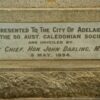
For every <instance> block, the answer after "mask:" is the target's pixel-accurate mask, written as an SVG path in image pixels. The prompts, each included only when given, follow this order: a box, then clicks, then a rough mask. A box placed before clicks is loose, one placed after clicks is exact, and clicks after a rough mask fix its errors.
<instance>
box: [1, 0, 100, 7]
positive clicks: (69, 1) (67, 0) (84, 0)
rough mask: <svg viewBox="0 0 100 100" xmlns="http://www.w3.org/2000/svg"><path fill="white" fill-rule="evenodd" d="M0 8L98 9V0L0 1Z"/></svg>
mask: <svg viewBox="0 0 100 100" xmlns="http://www.w3.org/2000/svg"><path fill="white" fill-rule="evenodd" d="M0 7H1V8H3V7H6V8H7V7H10V8H11V7H12V8H17V7H18V8H19V7H20V8H21V7H22V8H23V7H25V8H28V7H29V8H34V7H36V8H37V7H40V8H48V7H53V8H58V7H64V8H68V7H73V8H74V7H87V8H91V7H100V0H0Z"/></svg>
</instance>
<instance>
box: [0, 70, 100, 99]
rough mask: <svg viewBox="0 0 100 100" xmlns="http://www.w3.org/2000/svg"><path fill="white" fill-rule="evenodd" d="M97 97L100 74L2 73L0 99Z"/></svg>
mask: <svg viewBox="0 0 100 100" xmlns="http://www.w3.org/2000/svg"><path fill="white" fill-rule="evenodd" d="M22 97H23V98H27V97H29V98H32V97H33V98H58V97H59V98H60V97H61V98H62V97H63V98H64V97H81V98H82V97H90V98H91V97H92V98H94V97H95V98H96V97H97V98H98V97H100V71H97V72H95V71H94V72H92V71H90V72H89V71H85V72H84V71H79V72H78V71H73V72H70V71H69V72H62V71H60V72H57V71H56V72H52V71H49V72H34V73H32V72H31V73H30V72H29V73H26V72H15V73H10V72H6V73H5V72H2V73H0V98H22Z"/></svg>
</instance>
